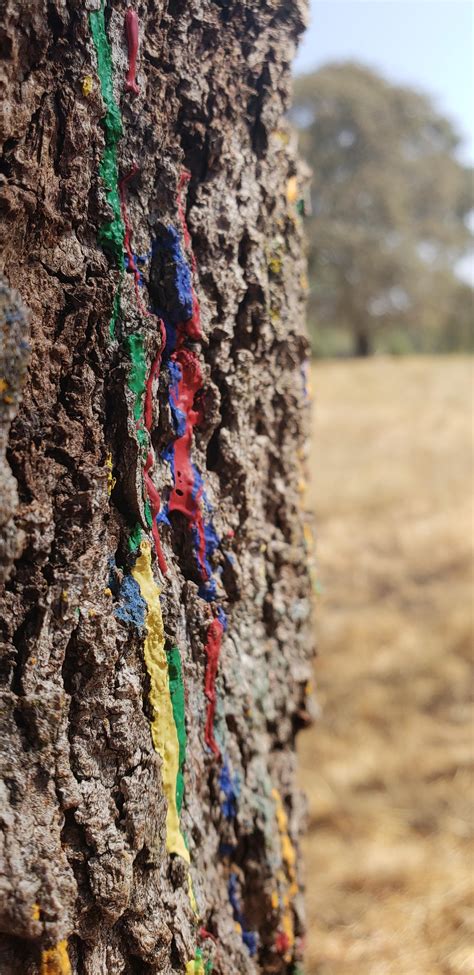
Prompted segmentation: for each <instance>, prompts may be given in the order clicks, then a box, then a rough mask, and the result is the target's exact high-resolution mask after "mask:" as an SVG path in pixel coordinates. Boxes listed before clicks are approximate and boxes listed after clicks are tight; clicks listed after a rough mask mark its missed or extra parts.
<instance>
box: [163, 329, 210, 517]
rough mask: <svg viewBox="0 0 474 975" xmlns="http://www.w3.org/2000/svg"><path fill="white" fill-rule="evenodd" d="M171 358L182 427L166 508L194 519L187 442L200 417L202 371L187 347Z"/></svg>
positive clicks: (194, 500) (196, 499) (195, 508)
mask: <svg viewBox="0 0 474 975" xmlns="http://www.w3.org/2000/svg"><path fill="white" fill-rule="evenodd" d="M178 341H179V340H178ZM173 359H174V360H175V362H178V363H179V365H180V367H181V379H180V380H179V383H178V395H177V399H176V400H175V404H174V405H175V406H177V407H178V409H179V410H181V412H182V413H184V416H185V421H186V426H185V430H184V433H183V435H182V436H181V437H179V438H178V439H177V440H176V441H175V445H174V473H175V483H174V487H173V490H172V492H171V495H170V500H169V510H170V511H181V513H182V514H183V515H186V517H187V518H188V519H189V520H190V521H192V522H194V521H195V519H196V517H197V515H198V512H199V500H200V497H199V494H200V492H199V491H198V492H195V491H194V471H193V467H192V464H191V443H192V437H193V429H194V427H195V425H196V423H197V422H198V420H199V419H200V413H199V411H198V410H195V409H194V397H195V395H196V393H197V391H198V389H200V388H201V385H202V373H201V367H200V365H199V361H198V359H197V356H196V355H195V353H194V352H192V351H191V350H190V349H183V348H178V349H177V350H176V352H174V353H173Z"/></svg>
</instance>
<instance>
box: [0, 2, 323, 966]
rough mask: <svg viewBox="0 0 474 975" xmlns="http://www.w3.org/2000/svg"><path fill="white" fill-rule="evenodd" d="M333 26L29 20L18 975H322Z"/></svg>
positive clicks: (8, 606) (16, 342)
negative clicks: (314, 224) (307, 218)
mask: <svg viewBox="0 0 474 975" xmlns="http://www.w3.org/2000/svg"><path fill="white" fill-rule="evenodd" d="M304 14H305V10H304V5H303V4H302V3H301V0H187V2H186V0H137V3H136V4H135V5H134V6H133V7H132V8H130V9H127V4H126V3H124V2H122V0H111V2H107V3H106V4H105V3H104V2H102V0H86V2H84V0H48V2H46V0H30V2H27V3H25V2H23V0H22V2H20V0H4V3H3V16H2V21H1V24H2V26H1V37H2V53H3V55H4V61H3V67H2V96H3V106H4V107H3V120H2V132H1V136H0V138H1V146H2V157H1V179H2V217H3V220H2V266H3V269H4V273H5V279H6V281H5V283H4V284H3V285H2V288H1V291H0V310H1V313H2V338H3V346H2V353H1V360H0V366H1V375H0V401H1V402H0V413H1V420H2V429H1V434H0V454H1V456H2V458H3V463H2V472H1V487H2V505H1V508H0V525H1V541H0V571H1V576H2V579H3V595H2V597H1V617H2V639H3V654H2V664H1V682H2V745H3V770H2V771H3V784H2V787H1V788H2V805H1V809H0V817H1V826H2V836H1V854H2V881H1V884H2V886H1V898H0V932H1V933H0V972H1V973H2V975H5V973H8V975H20V973H21V975H26V973H38V972H41V973H42V975H52V973H55V975H57V973H61V975H65V973H68V972H74V973H79V975H99V973H100V975H119V973H137V972H143V973H155V972H165V973H170V972H187V973H192V972H195V973H199V972H211V971H213V972H215V973H220V975H254V973H257V972H266V973H267V972H268V973H282V972H294V971H296V970H297V962H298V958H299V956H300V951H301V934H302V923H303V922H302V905H301V892H300V886H299V878H298V873H299V868H298V863H297V858H296V854H295V849H296V847H297V842H298V831H299V828H300V809H301V803H300V800H299V796H298V793H297V790H296V788H295V779H294V771H295V756H294V742H295V734H296V731H297V730H298V728H299V727H300V726H301V724H302V723H304V722H305V720H306V715H307V710H308V699H307V690H308V687H307V685H308V679H309V676H310V657H311V637H310V627H309V597H308V577H307V567H306V557H305V541H304V536H305V525H304V520H305V519H304V517H303V516H302V513H301V480H302V466H303V465H304V434H303V428H304V416H305V413H306V400H307V393H306V390H305V378H304V361H305V356H306V349H307V346H306V340H305V338H304V334H303V326H302V322H303V307H302V301H303V299H302V291H303V280H302V279H303V275H304V264H303V260H302V256H301V227H300V217H299V214H298V196H299V192H300V190H299V184H298V180H299V176H298V166H297V162H296V159H295V156H294V152H293V150H292V146H291V140H290V138H289V134H288V130H287V126H286V123H285V120H284V111H285V108H286V106H287V100H288V83H289V64H290V61H291V57H292V55H293V53H294V48H295V44H296V40H297V37H298V35H299V33H300V32H301V30H302V27H303V21H304ZM15 289H16V290H15ZM25 308H27V311H25ZM25 377H26V378H25ZM5 458H6V460H5ZM183 793H184V796H183Z"/></svg>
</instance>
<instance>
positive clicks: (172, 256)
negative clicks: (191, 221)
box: [153, 226, 193, 325]
mask: <svg viewBox="0 0 474 975" xmlns="http://www.w3.org/2000/svg"><path fill="white" fill-rule="evenodd" d="M157 252H161V254H163V256H164V259H165V260H166V261H167V262H170V263H172V265H173V269H174V280H173V285H174V295H173V299H170V306H169V307H168V308H166V309H164V311H165V314H166V317H167V319H168V320H169V321H170V322H172V323H173V324H174V325H178V324H179V323H180V322H186V321H188V320H189V319H190V318H192V316H193V287H192V280H191V271H190V269H189V266H188V263H187V261H186V258H185V257H184V254H183V251H182V249H181V241H180V236H179V233H178V231H177V230H176V228H175V227H172V226H169V227H167V228H166V229H164V230H163V231H162V232H161V233H160V234H159V235H158V236H157V237H156V238H155V240H154V241H153V254H156V253H157ZM160 314H162V313H161V312H160ZM162 317H163V316H162Z"/></svg>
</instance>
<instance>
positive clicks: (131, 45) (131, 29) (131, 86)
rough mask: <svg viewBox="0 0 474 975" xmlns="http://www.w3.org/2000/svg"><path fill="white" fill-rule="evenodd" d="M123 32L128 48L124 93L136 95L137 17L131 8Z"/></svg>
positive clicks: (137, 89)
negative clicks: (124, 32)
mask: <svg viewBox="0 0 474 975" xmlns="http://www.w3.org/2000/svg"><path fill="white" fill-rule="evenodd" d="M125 31H126V34H127V47H128V72H127V77H126V78H125V91H131V92H133V94H134V95H138V93H139V91H140V89H139V87H138V85H137V82H136V77H135V76H136V71H137V53H138V17H137V14H136V13H135V11H134V10H132V8H131V7H129V8H128V10H127V12H126V14H125Z"/></svg>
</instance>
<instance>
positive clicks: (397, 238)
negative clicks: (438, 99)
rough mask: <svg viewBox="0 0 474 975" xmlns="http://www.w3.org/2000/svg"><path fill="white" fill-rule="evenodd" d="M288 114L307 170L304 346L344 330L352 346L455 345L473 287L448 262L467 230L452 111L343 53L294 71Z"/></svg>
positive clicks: (329, 343) (334, 345)
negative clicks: (338, 59)
mask: <svg viewBox="0 0 474 975" xmlns="http://www.w3.org/2000/svg"><path fill="white" fill-rule="evenodd" d="M292 119H293V122H294V124H295V125H296V126H297V127H298V129H299V133H300V147H301V151H302V154H303V156H304V157H305V159H306V160H307V162H308V163H309V165H310V166H311V169H312V172H313V176H312V186H311V209H312V212H311V214H310V216H309V219H308V239H309V252H308V256H309V281H310V300H309V322H310V330H311V333H312V339H313V347H314V348H315V350H316V351H323V352H324V350H325V349H326V350H328V351H332V352H335V351H337V350H338V343H339V345H340V350H341V351H343V350H346V351H348V337H350V341H351V342H352V348H353V350H354V351H355V352H356V353H358V354H368V353H369V352H370V351H372V349H373V348H386V349H388V350H391V351H409V350H417V349H420V350H424V349H435V348H436V346H439V347H440V348H442V347H443V346H446V347H449V348H451V347H453V345H454V346H456V345H459V344H461V345H463V344H465V341H466V332H467V331H468V327H467V325H466V322H467V316H469V315H470V313H471V302H472V288H470V287H469V286H466V284H465V282H463V281H462V280H460V278H459V276H458V274H457V273H456V268H457V267H458V266H459V262H460V260H461V259H462V258H463V257H465V255H466V253H467V252H468V250H469V247H470V244H471V239H472V235H471V232H470V229H469V226H468V222H467V217H468V214H469V212H470V210H471V209H472V182H471V180H472V172H471V171H470V170H469V169H468V168H466V167H465V166H463V165H462V163H461V162H460V161H459V159H458V158H457V155H456V151H457V149H458V147H459V144H460V138H459V136H458V134H457V132H456V131H455V128H454V127H453V124H452V123H451V121H450V120H449V119H448V118H445V117H444V116H443V115H442V114H440V113H439V111H438V110H437V108H436V106H435V104H434V103H433V101H432V100H431V99H430V98H429V97H427V96H426V95H424V94H421V93H419V92H418V91H415V90H412V89H411V88H405V87H400V86H398V85H394V84H391V83H389V82H388V81H387V80H385V79H384V78H383V77H381V76H380V75H378V74H376V73H375V72H374V71H372V70H369V69H368V68H366V67H363V66H361V65H359V64H354V63H341V64H329V65H327V66H325V67H323V68H321V69H320V70H318V71H316V72H314V73H312V74H308V75H305V76H302V77H300V78H297V79H296V80H295V83H294V104H293V109H292ZM454 309H456V314H457V315H458V316H459V319H458V322H456V321H453V311H454ZM329 329H330V331H328V330H329ZM344 343H345V345H344ZM384 343H385V344H384ZM392 346H393V348H392Z"/></svg>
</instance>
